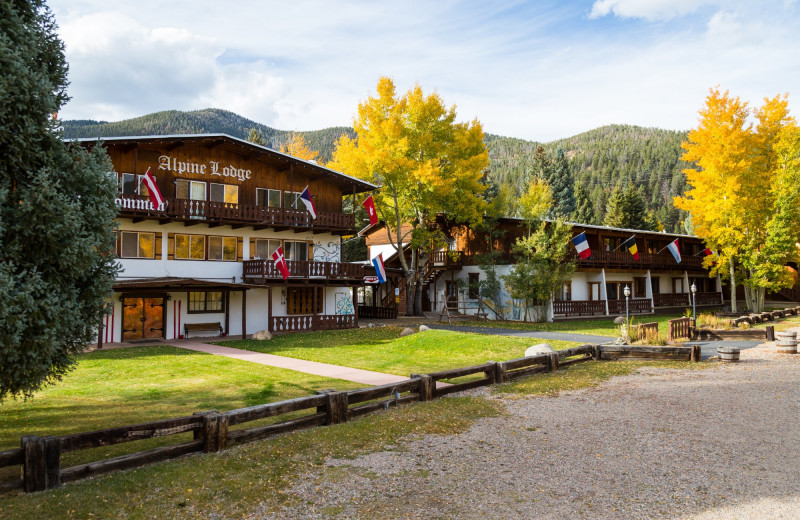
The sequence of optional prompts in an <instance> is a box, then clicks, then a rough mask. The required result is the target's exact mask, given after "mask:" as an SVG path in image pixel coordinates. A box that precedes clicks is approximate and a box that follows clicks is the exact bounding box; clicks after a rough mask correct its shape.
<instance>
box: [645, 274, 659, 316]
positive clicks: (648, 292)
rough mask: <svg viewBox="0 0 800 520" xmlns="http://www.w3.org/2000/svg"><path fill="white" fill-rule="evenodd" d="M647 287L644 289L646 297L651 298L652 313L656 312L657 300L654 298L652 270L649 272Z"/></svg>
mask: <svg viewBox="0 0 800 520" xmlns="http://www.w3.org/2000/svg"><path fill="white" fill-rule="evenodd" d="M646 283H647V287H645V289H644V295H645V297H647V298H650V312H656V300H655V298H654V297H653V280H652V279H651V278H650V269H648V270H647V282H646Z"/></svg>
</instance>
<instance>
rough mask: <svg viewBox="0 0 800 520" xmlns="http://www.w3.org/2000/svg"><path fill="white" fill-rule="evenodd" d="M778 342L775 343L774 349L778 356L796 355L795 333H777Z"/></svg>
mask: <svg viewBox="0 0 800 520" xmlns="http://www.w3.org/2000/svg"><path fill="white" fill-rule="evenodd" d="M777 336H778V341H777V342H776V343H775V349H776V350H777V351H778V353H780V354H797V333H796V332H778V333H777Z"/></svg>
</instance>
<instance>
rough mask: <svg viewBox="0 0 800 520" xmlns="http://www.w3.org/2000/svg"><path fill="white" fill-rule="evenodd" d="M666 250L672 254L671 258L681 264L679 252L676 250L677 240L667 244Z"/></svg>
mask: <svg viewBox="0 0 800 520" xmlns="http://www.w3.org/2000/svg"><path fill="white" fill-rule="evenodd" d="M667 249H669V252H670V253H672V256H673V257H675V261H676V262H678V263H681V250H680V249H679V248H678V239H677V238H676V239H675V240H673V241H672V242H670V243H669V245H668V246H667Z"/></svg>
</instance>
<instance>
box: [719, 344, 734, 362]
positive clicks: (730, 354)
mask: <svg viewBox="0 0 800 520" xmlns="http://www.w3.org/2000/svg"><path fill="white" fill-rule="evenodd" d="M717 355H718V356H719V360H720V361H723V362H725V363H738V362H739V349H738V348H736V347H719V348H717Z"/></svg>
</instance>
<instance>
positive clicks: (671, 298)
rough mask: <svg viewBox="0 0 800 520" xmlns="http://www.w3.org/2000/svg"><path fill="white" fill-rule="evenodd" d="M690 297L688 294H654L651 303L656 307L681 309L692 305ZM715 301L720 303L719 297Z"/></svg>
mask: <svg viewBox="0 0 800 520" xmlns="http://www.w3.org/2000/svg"><path fill="white" fill-rule="evenodd" d="M715 294H717V293H715ZM690 297H691V295H690V294H688V293H670V294H654V295H653V303H654V304H655V306H656V307H681V306H686V305H691V304H692V300H690ZM717 301H720V300H719V295H717Z"/></svg>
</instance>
